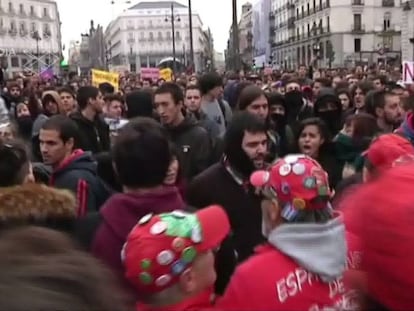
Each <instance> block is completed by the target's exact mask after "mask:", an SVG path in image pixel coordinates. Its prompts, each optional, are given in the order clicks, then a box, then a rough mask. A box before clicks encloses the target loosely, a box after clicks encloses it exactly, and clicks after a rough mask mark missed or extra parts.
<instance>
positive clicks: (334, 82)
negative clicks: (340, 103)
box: [332, 76, 344, 90]
mask: <svg viewBox="0 0 414 311" xmlns="http://www.w3.org/2000/svg"><path fill="white" fill-rule="evenodd" d="M343 82H344V80H343V79H342V77H341V76H334V77H333V78H332V87H333V88H334V89H335V90H337V89H338V86H339V85H341V84H342V83H343Z"/></svg>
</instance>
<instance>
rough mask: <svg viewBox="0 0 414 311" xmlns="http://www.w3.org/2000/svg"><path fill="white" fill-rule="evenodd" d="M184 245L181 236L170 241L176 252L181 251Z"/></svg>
mask: <svg viewBox="0 0 414 311" xmlns="http://www.w3.org/2000/svg"><path fill="white" fill-rule="evenodd" d="M184 245H185V241H184V240H183V239H182V238H175V239H174V240H173V241H172V248H173V249H174V250H175V251H177V252H181V251H182V250H183V248H184Z"/></svg>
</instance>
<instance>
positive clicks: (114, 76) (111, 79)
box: [92, 69, 119, 92]
mask: <svg viewBox="0 0 414 311" xmlns="http://www.w3.org/2000/svg"><path fill="white" fill-rule="evenodd" d="M104 82H107V83H109V84H110V85H112V86H113V87H114V88H115V92H118V89H119V73H115V72H108V71H102V70H96V69H92V85H93V86H95V87H98V86H99V84H101V83H104Z"/></svg>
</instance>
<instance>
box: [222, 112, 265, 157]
mask: <svg viewBox="0 0 414 311" xmlns="http://www.w3.org/2000/svg"><path fill="white" fill-rule="evenodd" d="M245 132H250V133H266V132H267V125H266V122H265V121H264V120H262V119H260V118H259V117H258V116H256V115H253V114H251V113H249V112H247V111H241V112H237V113H236V114H235V115H234V116H233V118H232V120H231V122H230V124H229V127H228V128H227V131H226V134H225V136H224V153H225V154H231V153H232V152H233V151H234V149H235V148H236V147H237V148H240V145H241V141H242V140H243V137H244V133H245Z"/></svg>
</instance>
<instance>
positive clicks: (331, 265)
mask: <svg viewBox="0 0 414 311" xmlns="http://www.w3.org/2000/svg"><path fill="white" fill-rule="evenodd" d="M268 241H269V243H270V244H271V245H273V246H274V247H275V248H277V249H278V250H279V251H281V252H282V253H283V254H285V255H287V256H289V257H290V258H292V259H293V260H294V261H295V262H296V263H297V264H298V265H300V266H301V267H303V268H305V269H306V270H308V271H310V272H312V273H315V274H317V275H319V276H320V278H321V279H322V281H324V282H331V281H333V280H335V279H336V278H338V277H339V276H340V275H342V273H343V272H344V271H345V266H346V254H347V244H346V237H345V225H344V224H343V221H342V217H340V216H338V217H336V218H334V219H332V220H331V221H329V222H327V223H324V224H283V225H280V226H278V227H277V228H275V229H274V230H272V232H271V233H270V235H269V237H268Z"/></svg>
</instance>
